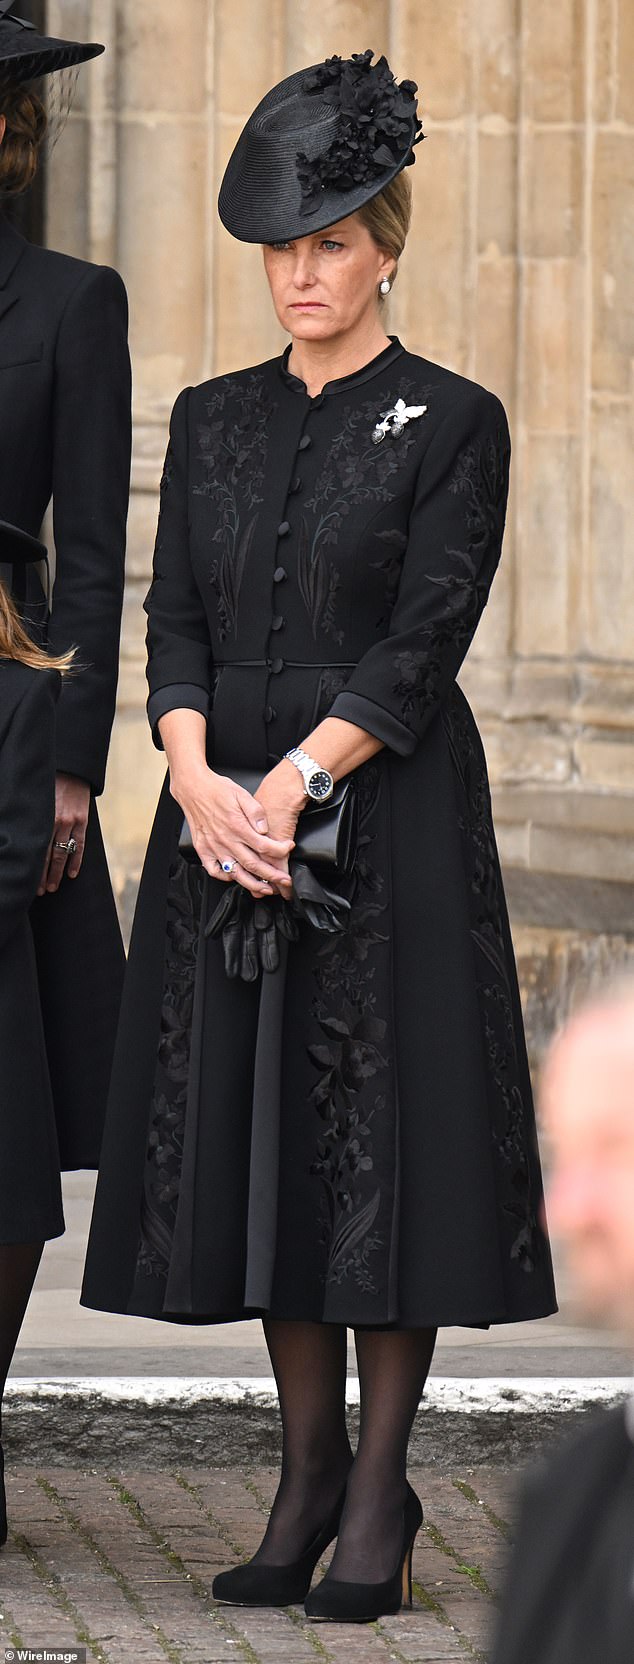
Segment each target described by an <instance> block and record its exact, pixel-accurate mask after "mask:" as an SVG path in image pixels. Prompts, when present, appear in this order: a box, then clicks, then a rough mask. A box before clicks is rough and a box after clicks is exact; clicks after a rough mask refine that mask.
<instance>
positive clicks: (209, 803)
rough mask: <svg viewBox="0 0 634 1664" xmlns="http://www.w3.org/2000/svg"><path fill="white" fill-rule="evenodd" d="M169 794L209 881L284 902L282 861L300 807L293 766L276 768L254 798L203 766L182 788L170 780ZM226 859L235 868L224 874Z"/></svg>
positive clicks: (286, 877)
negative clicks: (184, 818) (216, 880)
mask: <svg viewBox="0 0 634 1664" xmlns="http://www.w3.org/2000/svg"><path fill="white" fill-rule="evenodd" d="M294 776H297V778H296V779H295V778H293V777H294ZM171 792H172V796H173V797H175V798H176V800H177V802H178V803H179V804H180V806H181V808H182V810H183V813H184V814H185V815H186V816H187V820H188V822H189V827H190V830H191V834H192V839H193V842H194V847H195V849H196V852H197V854H198V855H199V856H200V859H201V861H202V864H203V866H204V868H205V870H206V871H207V872H208V873H209V874H210V876H211V877H212V878H219V879H221V880H223V879H224V880H226V882H227V883H231V882H235V883H237V884H242V885H243V887H244V889H245V890H250V892H251V895H253V896H256V897H259V896H265V895H275V894H277V895H280V896H283V897H285V898H286V899H289V898H290V896H291V895H292V891H293V883H292V878H291V875H290V873H289V869H288V858H289V855H290V852H291V850H292V849H294V847H295V829H296V826H297V820H298V816H299V813H300V810H301V808H302V805H303V803H304V802H305V792H304V786H303V781H302V778H301V775H300V774H299V772H298V770H297V769H296V768H295V765H294V763H292V762H289V761H286V760H282V762H280V763H279V764H276V766H275V768H273V769H271V770H270V771H269V773H268V774H266V775H264V777H263V779H262V781H261V782H260V785H259V786H258V789H257V792H256V794H255V795H254V796H252V795H251V793H250V792H248V791H246V789H245V787H244V786H239V785H238V784H237V782H236V781H235V780H230V779H228V778H227V777H226V776H225V775H221V774H215V773H214V771H213V769H210V768H208V767H207V766H206V765H203V766H202V767H201V768H200V770H199V771H197V772H196V774H195V776H194V778H193V779H189V780H188V781H187V782H186V783H182V784H181V783H179V782H178V780H177V781H172V784H171ZM226 860H231V861H235V863H236V865H235V866H234V868H233V870H232V871H231V872H230V873H225V872H223V870H222V866H221V862H222V861H226Z"/></svg>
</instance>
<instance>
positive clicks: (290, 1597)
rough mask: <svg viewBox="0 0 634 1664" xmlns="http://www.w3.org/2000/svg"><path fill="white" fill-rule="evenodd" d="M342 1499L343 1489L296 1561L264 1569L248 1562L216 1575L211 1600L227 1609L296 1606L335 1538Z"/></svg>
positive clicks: (262, 1565) (304, 1594) (265, 1566)
mask: <svg viewBox="0 0 634 1664" xmlns="http://www.w3.org/2000/svg"><path fill="white" fill-rule="evenodd" d="M345 1500H346V1492H345V1488H344V1490H343V1491H342V1493H341V1496H340V1497H339V1500H338V1502H337V1504H336V1507H335V1508H333V1511H332V1513H331V1515H330V1517H329V1519H328V1520H327V1521H326V1524H325V1525H324V1526H323V1527H322V1530H321V1531H320V1532H318V1534H317V1536H316V1537H314V1538H313V1541H312V1543H310V1545H309V1547H308V1548H307V1549H306V1551H305V1553H304V1554H302V1555H301V1556H300V1558H299V1560H293V1561H291V1562H290V1563H289V1564H288V1565H286V1566H267V1565H266V1563H265V1562H262V1563H261V1564H258V1563H256V1564H255V1565H254V1564H253V1562H252V1561H251V1560H248V1561H247V1563H246V1565H245V1566H232V1567H231V1570H230V1571H228V1572H219V1573H218V1576H217V1577H215V1578H214V1580H213V1583H212V1585H211V1593H212V1598H213V1600H217V1601H220V1602H222V1603H226V1604H227V1605H228V1606H295V1605H300V1604H301V1602H302V1601H303V1600H304V1599H305V1597H306V1595H307V1594H308V1590H309V1589H310V1585H311V1579H312V1577H313V1573H314V1570H315V1566H316V1565H317V1561H318V1560H320V1559H321V1556H322V1554H324V1553H325V1551H326V1549H327V1548H328V1546H329V1544H330V1543H332V1542H333V1540H334V1538H335V1537H336V1535H337V1532H338V1530H339V1522H340V1520H341V1515H342V1513H343V1505H344V1502H345Z"/></svg>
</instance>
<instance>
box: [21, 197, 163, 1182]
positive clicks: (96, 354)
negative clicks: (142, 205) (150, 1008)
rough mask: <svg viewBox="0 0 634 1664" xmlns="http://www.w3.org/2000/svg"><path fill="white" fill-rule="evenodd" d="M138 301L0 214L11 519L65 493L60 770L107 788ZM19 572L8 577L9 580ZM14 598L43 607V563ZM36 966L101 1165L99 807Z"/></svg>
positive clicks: (38, 913)
mask: <svg viewBox="0 0 634 1664" xmlns="http://www.w3.org/2000/svg"><path fill="white" fill-rule="evenodd" d="M127 315H128V314H127V300H126V294H125V289H124V286H123V283H122V282H121V279H120V277H119V276H118V275H117V273H116V272H114V271H111V270H110V269H109V268H108V267H105V266H93V265H89V264H88V263H87V262H86V261H83V260H74V259H72V258H70V256H68V255H64V254H57V253H55V252H53V251H52V250H50V249H43V248H39V247H36V246H34V245H32V244H30V243H28V242H26V241H25V239H24V238H23V237H21V236H20V235H19V233H18V232H17V231H15V230H14V228H13V227H12V226H10V225H9V223H8V221H7V220H6V219H5V218H4V217H3V216H2V215H0V517H1V518H3V519H5V520H8V521H11V522H12V523H13V524H15V525H18V526H22V527H23V529H24V530H25V531H28V532H32V533H33V534H34V535H35V536H37V534H38V533H39V531H40V528H41V525H42V520H43V518H44V515H45V513H46V509H47V507H48V504H49V502H50V500H51V497H52V499H53V519H54V530H55V545H56V560H57V569H56V576H55V585H54V591H53V608H52V616H51V620H50V626H49V630H48V639H49V643H50V647H51V650H52V651H53V652H55V653H61V652H64V651H65V650H66V649H67V648H68V647H71V646H77V647H78V649H79V655H78V657H79V661H80V662H81V664H82V665H83V666H84V668H83V669H82V671H81V674H77V675H74V676H72V677H71V678H69V679H68V681H67V682H66V684H65V686H64V689H63V693H62V696H61V699H60V704H59V711H58V722H57V768H58V770H59V771H60V772H63V773H67V774H73V775H77V776H78V777H79V778H80V779H82V780H85V781H88V782H89V783H90V786H91V787H92V790H93V793H94V794H95V795H96V794H98V793H100V792H101V791H103V784H104V775H105V768H106V758H107V754H108V744H109V739H110V730H111V727H112V719H113V715H114V705H115V695H116V686H117V668H118V658H119V630H120V622H121V606H122V599H123V580H124V552H125V526H126V515H127V507H128V491H129V479H130V448H131V416H130V361H129V355H128V348H127ZM6 575H7V574H5V576H6ZM22 578H23V574H22V573H20V574H19V575H18V574H17V573H16V584H15V585H14V593H15V595H16V599H17V600H18V602H19V603H20V604H23V603H24V604H25V608H26V611H27V612H28V613H29V615H30V617H31V619H32V620H33V622H34V625H35V626H37V624H38V622H39V615H43V611H44V609H43V607H42V602H41V595H42V591H41V587H38V582H37V577H36V576H35V574H33V572H32V570H31V573H30V575H29V579H28V583H27V587H26V589H24V588H23V587H22ZM32 927H33V936H34V941H35V948H36V954H37V962H38V975H39V982H40V991H41V1001H42V1012H43V1018H44V1027H45V1033H46V1043H47V1051H48V1058H49V1067H50V1074H51V1081H52V1085H53V1095H54V1101H55V1113H56V1117H57V1127H58V1135H59V1147H60V1158H61V1162H62V1166H63V1167H64V1168H73V1167H96V1165H97V1162H98V1158H99V1148H100V1143H101V1131H102V1126H103V1118H104V1113H105V1105H106V1095H107V1089H108V1081H109V1077H110V1068H111V1064H112V1050H113V1045H114V1036H115V1032H116V1023H117V1016H118V1009H119V1001H120V997H121V985H122V980H123V970H124V953H123V944H122V940H121V932H120V929H119V925H118V922H117V915H116V908H115V904H114V898H113V894H112V888H111V885H110V879H109V875H108V869H107V865H106V858H105V853H104V848H103V842H102V838H101V832H100V828H99V820H98V816H97V810H96V807H95V804H94V800H93V802H92V806H91V815H90V821H89V826H88V833H87V839H86V850H85V855H84V861H83V865H82V870H81V873H80V875H79V877H78V878H76V879H73V880H72V881H71V880H70V879H67V878H63V879H62V883H61V885H60V888H59V890H58V891H57V892H56V893H55V894H53V895H46V896H42V897H40V898H37V899H36V901H35V902H34V905H33V912H32Z"/></svg>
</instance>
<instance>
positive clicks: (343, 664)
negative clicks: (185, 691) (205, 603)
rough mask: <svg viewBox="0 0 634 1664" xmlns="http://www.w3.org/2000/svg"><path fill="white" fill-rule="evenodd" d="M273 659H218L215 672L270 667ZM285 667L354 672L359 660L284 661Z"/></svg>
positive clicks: (215, 660) (215, 662) (215, 663)
mask: <svg viewBox="0 0 634 1664" xmlns="http://www.w3.org/2000/svg"><path fill="white" fill-rule="evenodd" d="M272 663H273V660H272V659H216V658H214V661H213V668H214V669H215V670H224V668H225V666H226V665H251V664H259V665H265V666H266V665H270V664H272ZM283 663H284V664H285V665H287V664H288V665H290V666H291V669H292V670H353V669H354V667H355V665H356V664H358V663H359V661H358V659H284V660H283Z"/></svg>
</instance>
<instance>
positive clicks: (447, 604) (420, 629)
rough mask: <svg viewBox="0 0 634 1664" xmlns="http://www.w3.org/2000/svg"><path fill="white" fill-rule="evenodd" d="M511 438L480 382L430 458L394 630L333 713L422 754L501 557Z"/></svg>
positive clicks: (422, 475) (440, 432)
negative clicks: (420, 745) (421, 743)
mask: <svg viewBox="0 0 634 1664" xmlns="http://www.w3.org/2000/svg"><path fill="white" fill-rule="evenodd" d="M509 461H510V439H509V432H508V424H507V420H506V416H505V413H504V410H503V407H502V405H501V404H500V402H499V400H498V399H497V398H496V397H495V395H494V394H492V393H488V392H486V391H485V389H484V388H480V387H477V386H476V385H475V384H474V385H473V387H472V389H471V391H470V393H469V395H468V396H466V397H465V398H463V400H462V402H461V404H460V405H458V406H457V407H454V409H452V410H451V411H450V412H449V414H448V415H446V416H445V418H444V420H442V421H441V422H440V424H439V427H438V429H437V431H436V433H435V434H434V436H433V438H432V439H431V441H430V443H429V446H428V448H427V451H426V453H425V456H424V458H423V461H422V463H421V467H420V471H419V476H418V481H417V487H416V492H415V496H414V501H413V505H412V510H411V515H410V521H409V527H408V541H407V548H406V551H405V556H404V561H403V566H402V569H401V574H400V580H399V586H398V591H397V594H396V600H395V603H394V609H393V612H392V616H391V620H390V627H389V630H388V634H387V635H386V636H385V637H383V639H382V640H381V641H378V642H377V643H376V644H375V645H374V646H373V647H371V648H369V649H368V652H367V653H364V655H363V657H362V659H360V661H359V663H358V665H356V666H355V668H354V670H353V672H352V674H351V676H350V678H349V680H348V682H347V683H346V686H345V688H344V689H343V690H342V692H341V693H339V694H337V697H336V699H335V700H334V703H333V704H332V705H331V707H330V710H329V711H328V713H327V714H328V716H336V717H343V718H344V719H345V720H346V721H348V722H354V723H356V724H358V726H359V727H360V728H365V729H366V731H367V732H368V733H370V734H374V735H375V736H376V738H377V739H380V740H383V742H384V744H385V745H387V746H389V747H390V748H391V749H392V750H394V751H396V752H399V753H401V754H402V755H403V756H407V755H408V754H409V753H410V752H412V751H414V750H415V748H416V746H417V744H418V742H419V740H420V739H421V738H422V736H423V734H424V732H425V729H426V727H427V724H428V722H429V721H430V719H431V717H432V716H433V715H434V713H435V712H436V711H437V709H438V707H439V704H440V702H441V701H442V699H443V698H444V697H445V695H446V694H447V692H448V690H449V688H450V686H451V683H452V682H453V680H454V678H455V677H456V675H457V673H458V671H459V669H460V665H461V664H462V661H463V659H464V656H465V654H466V652H467V648H468V647H469V644H470V642H471V641H472V639H473V636H474V634H475V630H476V627H477V624H478V621H479V619H480V616H481V613H482V611H483V608H484V606H485V604H486V601H487V598H488V593H489V589H490V585H491V582H492V579H493V576H494V573H495V570H496V567H497V564H498V561H499V558H500V553H501V548H502V535H503V531H504V520H505V514H506V502H507V496H508V483H509Z"/></svg>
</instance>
